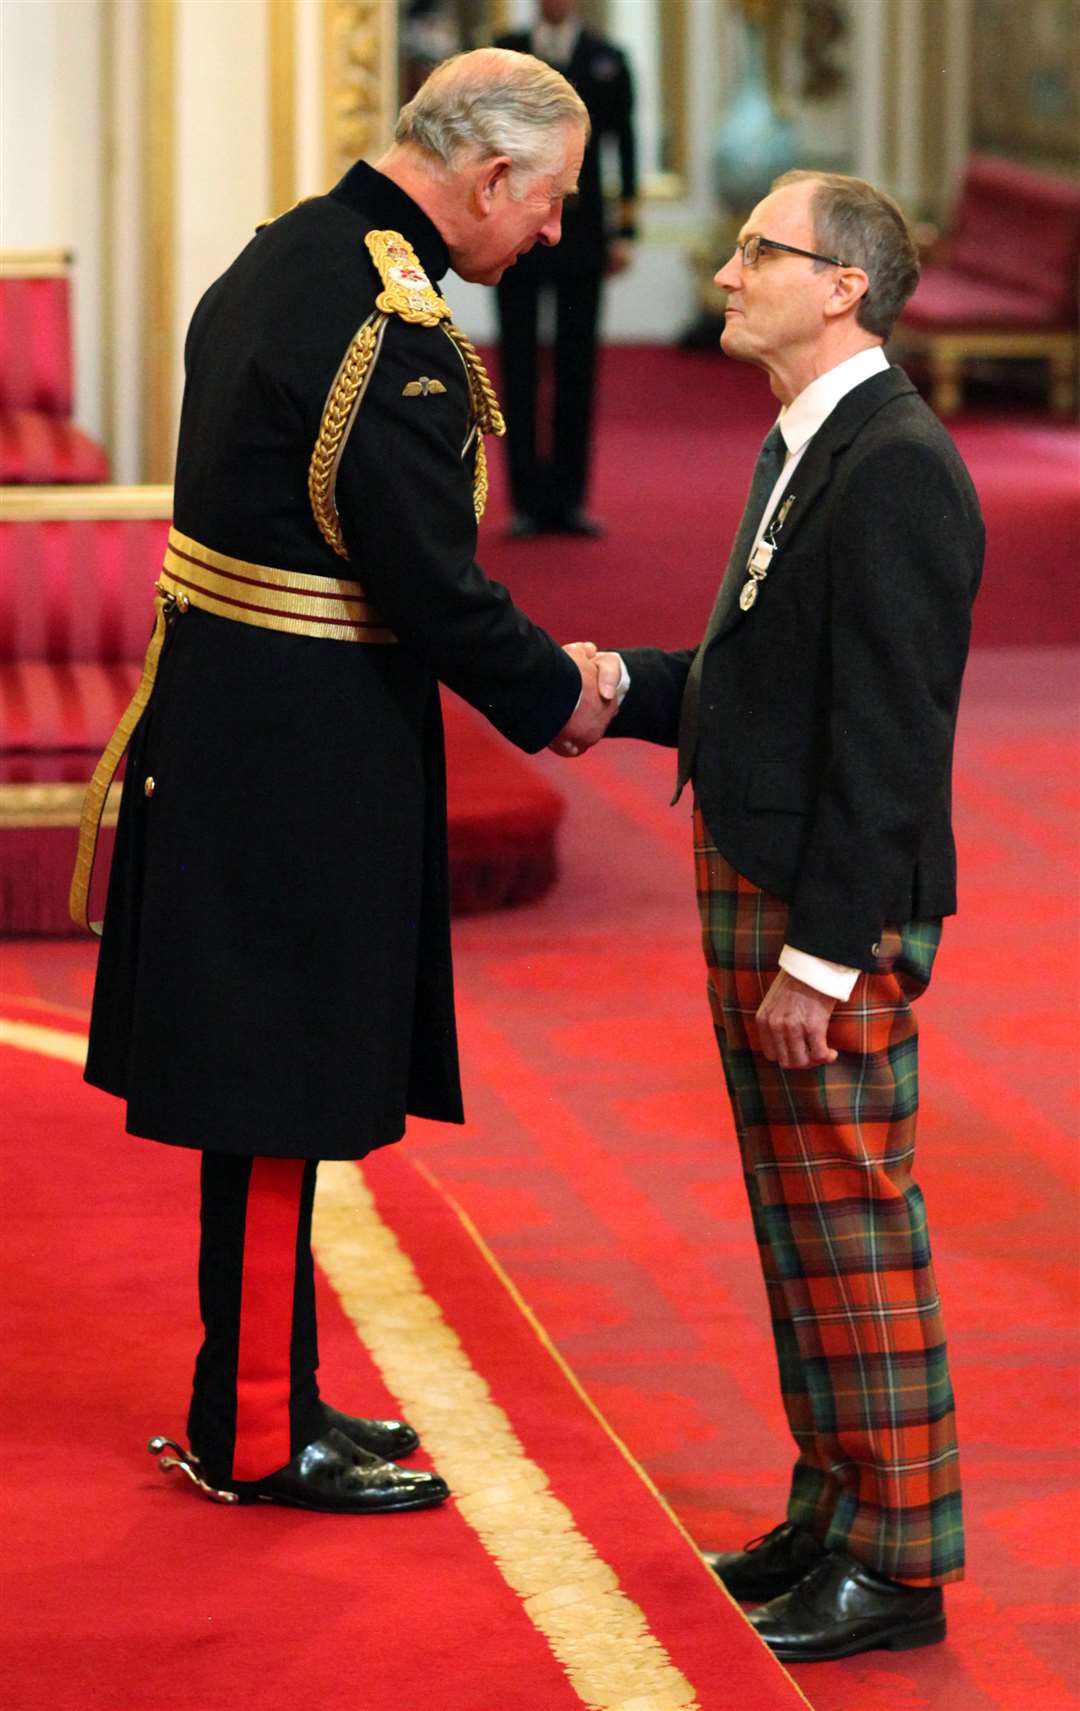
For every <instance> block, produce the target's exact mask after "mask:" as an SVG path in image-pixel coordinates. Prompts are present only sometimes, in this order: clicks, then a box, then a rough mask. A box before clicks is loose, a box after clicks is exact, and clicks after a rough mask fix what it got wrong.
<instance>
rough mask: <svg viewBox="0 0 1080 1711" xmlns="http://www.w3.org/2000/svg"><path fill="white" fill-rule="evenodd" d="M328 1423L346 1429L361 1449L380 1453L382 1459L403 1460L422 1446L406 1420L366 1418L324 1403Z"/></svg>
mask: <svg viewBox="0 0 1080 1711" xmlns="http://www.w3.org/2000/svg"><path fill="white" fill-rule="evenodd" d="M323 1413H324V1414H325V1415H326V1424H327V1426H328V1427H329V1426H333V1428H334V1430H335V1431H336V1432H343V1433H344V1435H345V1436H346V1437H347V1438H351V1439H352V1441H353V1443H354V1444H359V1446H360V1448H361V1449H362V1450H370V1451H371V1453H372V1455H375V1456H381V1457H382V1459H383V1461H400V1460H401V1458H402V1456H411V1455H412V1453H413V1451H414V1450H418V1449H419V1448H420V1439H419V1437H418V1435H417V1433H416V1432H414V1431H413V1428H412V1427H411V1426H410V1425H409V1422H408V1421H407V1420H367V1419H365V1418H364V1417H363V1415H360V1414H342V1412H341V1410H340V1409H338V1408H331V1406H330V1404H329V1403H328V1402H324V1403H323Z"/></svg>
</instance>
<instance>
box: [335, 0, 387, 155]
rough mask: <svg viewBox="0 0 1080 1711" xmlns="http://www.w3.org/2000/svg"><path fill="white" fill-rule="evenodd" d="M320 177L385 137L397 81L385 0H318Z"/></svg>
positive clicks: (383, 141) (374, 147)
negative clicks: (320, 25) (322, 144)
mask: <svg viewBox="0 0 1080 1711" xmlns="http://www.w3.org/2000/svg"><path fill="white" fill-rule="evenodd" d="M322 12H323V20H324V24H323V123H324V135H325V156H326V177H327V181H328V183H331V184H332V183H334V182H335V181H336V180H337V179H339V178H340V177H341V175H342V173H343V172H346V171H347V170H348V168H349V167H350V166H352V164H353V162H354V161H356V160H359V159H360V158H361V157H367V158H371V157H372V156H373V155H375V154H376V153H378V152H380V151H381V150H382V149H383V148H384V147H385V146H386V145H387V144H388V143H389V141H390V137H391V134H392V131H393V119H394V116H395V97H396V84H397V79H396V75H395V69H394V67H395V58H396V53H397V7H396V6H394V5H391V4H389V0H323V4H322Z"/></svg>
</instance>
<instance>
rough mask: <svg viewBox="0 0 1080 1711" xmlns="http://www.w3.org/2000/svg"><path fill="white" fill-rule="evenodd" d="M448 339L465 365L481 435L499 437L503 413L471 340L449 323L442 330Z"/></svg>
mask: <svg viewBox="0 0 1080 1711" xmlns="http://www.w3.org/2000/svg"><path fill="white" fill-rule="evenodd" d="M443 331H444V332H445V333H446V335H447V337H448V338H451V339H453V341H454V343H455V344H456V345H457V348H458V350H459V351H460V352H461V356H462V360H463V361H464V363H465V371H466V373H467V374H468V377H469V395H470V397H471V399H472V407H473V414H474V416H475V417H476V422H477V426H478V427H479V429H480V432H481V433H482V434H495V435H496V436H497V437H501V436H502V435H503V434H505V432H506V423H505V421H504V420H503V413H502V411H501V410H500V409H499V400H498V399H497V398H496V396H495V388H494V386H492V384H491V380H490V378H489V376H488V371H487V369H486V368H485V367H484V365H483V363H482V361H481V360H480V353H479V351H478V350H477V348H476V346H475V345H474V344H473V342H472V340H471V339H469V338H467V337H466V336H465V334H464V333H463V332H462V331H461V328H460V327H455V325H454V323H453V321H449V322H448V323H447V325H446V326H445V327H444V328H443Z"/></svg>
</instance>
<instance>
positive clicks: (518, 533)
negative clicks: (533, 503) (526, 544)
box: [506, 511, 544, 541]
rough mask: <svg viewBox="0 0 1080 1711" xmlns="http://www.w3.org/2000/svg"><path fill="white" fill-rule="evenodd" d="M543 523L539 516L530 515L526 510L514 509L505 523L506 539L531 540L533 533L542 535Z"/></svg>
mask: <svg viewBox="0 0 1080 1711" xmlns="http://www.w3.org/2000/svg"><path fill="white" fill-rule="evenodd" d="M543 532H544V524H543V523H542V522H541V521H540V519H539V517H532V516H530V515H529V513H528V511H515V512H514V515H513V516H512V517H511V519H510V521H509V523H507V525H506V538H507V540H508V541H531V540H532V538H533V536H534V535H542V534H543Z"/></svg>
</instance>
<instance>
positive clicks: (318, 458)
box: [308, 231, 506, 559]
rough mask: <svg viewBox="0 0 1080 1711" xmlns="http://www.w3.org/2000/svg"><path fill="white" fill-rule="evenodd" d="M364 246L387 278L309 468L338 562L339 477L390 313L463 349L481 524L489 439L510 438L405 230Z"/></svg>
mask: <svg viewBox="0 0 1080 1711" xmlns="http://www.w3.org/2000/svg"><path fill="white" fill-rule="evenodd" d="M364 243H365V244H366V246H367V250H368V254H369V255H370V256H371V259H372V261H373V262H374V264H375V267H376V270H377V271H378V274H379V278H380V279H381V280H382V285H383V288H382V290H381V291H380V292H379V295H378V296H377V297H376V299H375V308H374V310H373V312H372V313H371V314H370V315H369V316H368V318H367V320H366V321H364V323H363V325H362V326H361V327H360V328H359V330H358V332H357V333H356V335H355V337H354V338H353V340H352V343H351V344H350V345H349V348H348V350H347V351H346V353H345V356H344V359H343V360H342V363H341V366H340V368H339V369H338V371H337V374H336V375H335V376H334V383H333V385H332V386H331V388H330V391H329V394H328V395H327V400H326V405H325V408H324V409H323V414H322V421H321V422H320V424H319V434H318V438H317V439H316V441H315V449H314V451H313V452H312V454H311V463H310V465H309V467H308V497H309V499H310V500H311V509H312V512H313V514H314V517H315V521H316V523H317V524H318V526H319V532H320V534H321V535H322V537H323V539H324V541H326V542H327V544H328V545H329V546H330V547H332V548H333V550H334V552H336V553H337V555H338V557H339V558H345V559H347V558H348V556H349V554H348V550H347V548H346V546H345V537H344V535H343V533H342V529H341V521H340V518H339V517H338V514H337V506H336V505H335V503H334V489H335V487H336V485H337V473H338V469H339V467H340V464H341V458H342V455H343V453H344V450H345V446H346V443H347V441H348V438H349V433H350V430H351V428H352V425H353V423H354V421H355V420H356V412H357V411H358V410H359V408H360V405H361V402H362V401H363V396H364V391H365V389H366V387H367V384H368V382H369V380H370V378H371V375H372V373H373V371H374V367H375V363H376V362H377V360H378V354H379V349H380V346H381V344H382V339H383V334H384V331H385V328H386V323H387V321H388V320H389V318H390V317H391V316H392V315H396V316H397V317H398V318H399V319H400V320H403V321H408V322H410V323H411V324H412V325H413V326H420V327H439V328H441V330H442V332H443V333H445V335H446V337H447V338H448V339H450V340H451V341H452V343H453V344H454V345H455V346H456V347H457V349H458V351H459V353H460V355H461V360H462V362H463V363H464V365H465V375H466V379H467V382H468V387H469V403H470V406H471V409H472V415H473V420H474V422H475V424H476V428H477V430H478V432H477V441H476V462H475V466H474V470H473V508H474V510H475V512H476V518H477V521H478V522H479V520H480V518H481V517H482V516H483V515H484V510H485V507H486V505H487V495H488V474H487V457H486V455H485V452H484V442H483V439H482V437H481V436H482V435H484V434H505V432H506V423H505V422H504V420H503V415H502V411H501V410H500V409H499V401H498V399H497V398H496V396H495V389H494V387H493V386H492V384H491V381H490V379H489V377H488V373H487V370H486V368H485V367H484V364H483V363H482V362H481V360H480V356H479V354H478V352H477V350H476V347H475V346H474V345H473V343H472V341H471V340H470V339H468V338H466V336H465V334H464V333H463V332H462V331H461V329H460V328H459V327H455V325H454V323H453V321H452V320H451V319H450V305H449V303H447V301H446V299H445V298H444V297H441V296H440V295H439V293H438V292H437V291H436V289H435V287H434V286H433V285H432V283H431V281H430V279H429V278H428V276H427V274H426V273H425V272H424V270H423V268H422V267H421V266H420V261H419V258H418V256H417V254H416V251H415V250H414V249H413V247H412V245H411V244H410V243H409V242H408V240H407V239H406V238H403V237H402V235H401V233H400V232H391V231H377V232H368V233H366V234H365V237H364Z"/></svg>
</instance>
